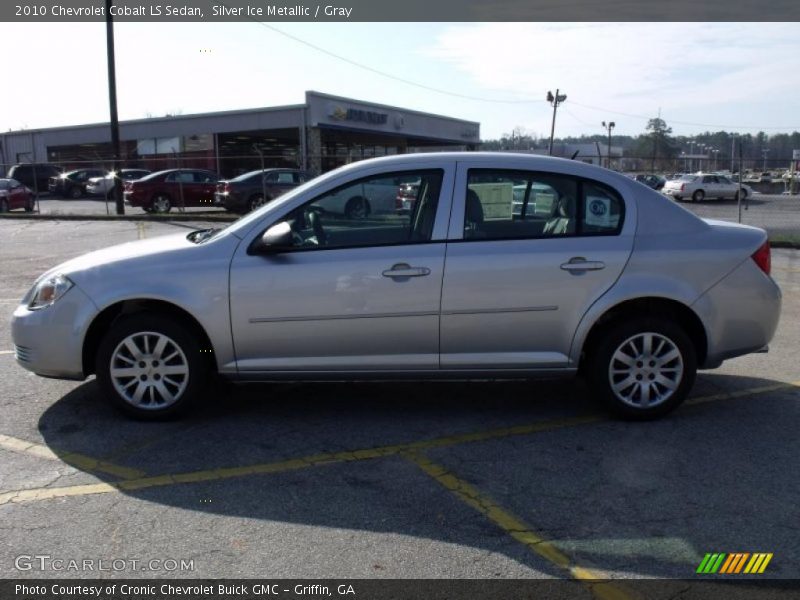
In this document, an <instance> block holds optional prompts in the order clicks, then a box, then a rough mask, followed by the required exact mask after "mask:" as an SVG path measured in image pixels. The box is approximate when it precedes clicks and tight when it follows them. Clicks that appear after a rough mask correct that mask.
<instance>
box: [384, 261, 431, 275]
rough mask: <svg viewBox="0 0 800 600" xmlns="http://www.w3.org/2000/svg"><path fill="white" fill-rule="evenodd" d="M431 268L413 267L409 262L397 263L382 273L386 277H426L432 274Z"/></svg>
mask: <svg viewBox="0 0 800 600" xmlns="http://www.w3.org/2000/svg"><path fill="white" fill-rule="evenodd" d="M430 274H431V270H430V269H429V268H427V267H412V266H411V265H409V264H407V263H397V264H396V265H393V266H392V268H391V269H387V270H386V271H384V272H383V273H382V275H383V276H384V277H391V278H392V279H395V278H405V277H424V276H425V275H430Z"/></svg>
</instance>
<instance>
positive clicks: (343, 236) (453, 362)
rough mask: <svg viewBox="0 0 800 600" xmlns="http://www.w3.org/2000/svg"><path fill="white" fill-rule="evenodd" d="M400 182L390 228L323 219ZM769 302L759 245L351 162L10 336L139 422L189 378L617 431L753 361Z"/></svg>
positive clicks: (600, 192)
mask: <svg viewBox="0 0 800 600" xmlns="http://www.w3.org/2000/svg"><path fill="white" fill-rule="evenodd" d="M409 178H413V180H414V181H418V182H419V188H418V191H417V198H416V201H415V203H414V207H413V210H412V211H410V213H409V214H405V213H403V214H401V213H397V212H386V213H380V214H378V213H372V214H370V215H367V216H366V217H365V216H364V215H361V216H360V217H359V218H355V217H352V216H348V215H346V214H342V213H341V212H336V211H330V210H326V206H328V205H329V204H330V198H332V197H339V196H347V195H354V194H357V193H359V190H363V189H365V188H367V187H369V186H380V185H384V186H386V185H395V183H396V182H397V181H398V180H408V179H409ZM780 306H781V293H780V290H779V288H778V286H777V285H776V284H775V282H774V281H773V280H772V278H771V277H770V249H769V243H768V242H767V237H766V234H765V233H764V231H762V230H760V229H756V228H753V227H746V226H741V225H735V224H731V223H724V222H716V221H709V220H702V219H699V218H697V217H696V216H694V215H693V214H691V213H690V212H688V211H686V210H684V209H683V208H681V207H680V206H678V205H675V204H673V203H672V202H670V201H669V200H668V199H667V198H665V197H664V196H663V195H661V194H659V193H657V192H655V191H652V190H649V189H646V188H645V187H644V186H642V185H640V184H638V183H636V182H634V181H631V180H630V179H628V178H627V177H625V176H623V175H619V174H616V173H614V172H612V171H609V170H606V169H600V168H596V167H592V166H590V165H586V164H582V163H579V162H576V161H569V160H562V159H554V158H549V157H535V156H524V155H514V154H500V153H443V154H416V155H405V156H393V157H386V158H379V159H374V160H366V161H363V162H359V163H356V164H353V165H349V166H346V167H342V168H341V169H337V170H336V171H332V172H330V173H328V174H326V175H324V176H322V177H319V178H317V179H315V180H313V181H312V182H309V183H307V184H304V185H302V186H300V187H298V188H296V189H294V190H292V191H291V192H289V193H287V194H286V195H285V196H283V197H281V198H280V199H278V200H276V201H275V202H272V203H270V204H268V205H267V206H265V207H263V208H261V209H259V210H257V211H254V212H253V213H251V214H249V215H248V216H246V217H244V218H242V219H240V220H239V221H237V222H235V223H234V224H232V225H231V226H229V227H227V228H225V229H222V230H214V229H209V230H203V231H195V232H192V233H189V234H188V235H186V234H176V235H171V236H165V237H162V238H156V239H152V240H143V241H139V242H133V243H128V244H123V245H120V246H115V247H112V248H108V249H106V250H101V251H98V252H93V253H90V254H87V255H84V256H82V257H79V258H77V259H74V260H71V261H69V262H66V263H64V264H62V265H59V266H57V267H55V268H53V269H51V270H50V271H48V272H46V273H44V274H43V275H42V276H41V277H40V278H39V279H38V280H37V281H36V282H35V284H34V286H33V288H32V289H31V290H30V292H29V293H28V294H27V295H26V296H25V297H24V298H23V300H22V303H21V304H20V305H19V306H18V307H17V309H16V311H15V312H14V316H13V323H12V331H13V337H14V344H15V347H16V358H17V361H18V362H19V364H20V365H21V366H22V367H24V368H26V369H29V370H31V371H33V372H34V373H37V374H39V375H42V376H46V377H58V378H65V379H76V380H82V379H84V378H86V377H88V376H90V375H91V374H95V375H96V376H97V380H98V381H99V383H100V386H101V389H102V390H103V394H104V396H105V397H106V398H107V399H109V400H110V401H112V402H113V403H114V404H115V405H117V406H118V407H120V408H122V409H124V410H125V411H127V412H128V413H129V414H131V415H133V416H136V417H139V418H161V417H165V416H168V415H172V414H174V413H178V412H180V411H183V410H185V409H186V408H188V407H189V406H190V405H191V404H192V403H193V402H194V401H195V400H197V398H198V397H200V396H202V395H203V392H204V389H205V388H206V383H207V382H208V380H209V377H211V376H212V375H214V376H222V377H224V378H229V379H233V380H239V381H257V380H269V379H278V378H283V379H293V380H304V379H325V380H330V379H341V380H355V379H365V378H381V377H382V378H399V377H411V378H428V377H431V378H448V377H449V378H470V377H480V378H487V377H504V378H505V377H521V378H535V377H554V376H571V375H576V374H578V373H581V374H583V375H584V376H585V377H587V378H588V380H589V382H590V384H591V389H592V393H593V394H594V395H595V397H596V398H597V400H599V401H601V402H602V403H604V404H605V405H606V406H607V407H608V408H609V409H610V410H612V411H613V412H615V413H616V414H618V415H621V416H623V417H628V418H638V419H644V418H654V417H657V416H660V415H663V414H665V413H667V412H668V411H670V410H672V409H674V408H675V407H676V406H678V405H679V404H680V403H681V402H682V401H683V400H684V398H685V397H686V396H687V394H688V393H689V391H690V389H691V387H692V384H693V382H694V379H695V373H696V371H697V369H698V368H706V369H707V368H715V367H717V366H719V365H720V364H721V363H722V362H723V361H724V360H726V359H730V358H733V357H736V356H740V355H743V354H747V353H750V352H758V351H762V350H765V349H766V346H767V344H768V342H769V341H770V339H771V338H772V336H773V334H774V332H775V329H776V327H777V323H778V317H779V314H780Z"/></svg>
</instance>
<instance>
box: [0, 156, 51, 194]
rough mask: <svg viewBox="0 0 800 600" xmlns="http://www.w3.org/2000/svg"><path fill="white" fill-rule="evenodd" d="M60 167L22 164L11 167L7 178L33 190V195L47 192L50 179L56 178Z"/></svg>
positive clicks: (46, 164) (43, 164) (42, 164)
mask: <svg viewBox="0 0 800 600" xmlns="http://www.w3.org/2000/svg"><path fill="white" fill-rule="evenodd" d="M60 174H61V167H58V166H56V165H51V164H49V163H24V164H19V165H13V166H12V167H11V168H10V169H9V170H8V174H7V176H8V178H9V179H16V180H17V181H19V182H20V183H21V184H23V185H25V186H27V187H28V188H30V189H31V190H33V192H34V194H36V193H42V192H46V191H47V185H48V182H49V181H50V178H51V177H58V176H59V175H60Z"/></svg>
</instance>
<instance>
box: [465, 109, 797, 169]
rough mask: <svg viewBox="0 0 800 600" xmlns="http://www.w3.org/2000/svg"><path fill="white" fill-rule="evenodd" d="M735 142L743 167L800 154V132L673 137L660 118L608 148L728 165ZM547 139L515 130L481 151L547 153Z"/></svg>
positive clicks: (586, 140)
mask: <svg viewBox="0 0 800 600" xmlns="http://www.w3.org/2000/svg"><path fill="white" fill-rule="evenodd" d="M734 140H735V142H736V146H735V154H734V156H735V157H736V158H737V159H738V156H739V144H740V143H741V146H742V158H743V159H744V161H745V162H746V163H747V165H746V166H750V167H753V166H758V167H761V166H762V165H763V164H764V161H765V158H766V165H767V168H770V167H771V168H786V167H788V166H789V163H790V162H791V160H792V151H793V150H796V149H798V150H800V132H798V131H794V132H792V133H774V134H771V135H768V134H767V133H765V132H763V131H759V132H758V133H757V134H755V135H753V134H750V133H746V134H738V133H735V132H729V131H714V132H712V131H706V132H704V133H699V134H696V135H692V136H685V135H673V132H672V128H671V127H669V126H668V125H667V123H666V122H665V121H664V120H663V119H660V118H654V119H650V120H649V121H648V123H647V126H646V127H645V131H644V132H642V133H640V134H639V135H636V136H631V135H614V134H613V133H612V135H611V145H612V146H615V147H621V148H622V151H623V156H624V157H626V158H638V159H642V160H653V159H658V160H659V161H670V162H673V163H674V162H675V161H680V159H681V156H682V154H694V155H701V154H705V155H706V156H709V157H713V155H714V153H713V150H711V149H716V150H717V151H718V152H717V153H716V156H717V158H718V160H719V161H720V162H723V161H724V160H726V159H727V161H730V158H731V149H732V143H733V142H734ZM549 141H550V140H549V138H546V137H540V136H538V135H536V134H534V133H532V132H530V131H527V130H526V129H525V128H523V127H515V128H514V129H513V130H512V131H511V132H509V133H504V134H503V135H502V136H501V137H500V138H499V139H494V140H483V141H482V142H481V149H482V150H490V151H502V150H510V151H514V150H518V151H519V150H528V151H529V150H547V147H548V144H549ZM561 144H599V145H600V146H601V147H602V148H603V149H605V147H606V145H607V144H608V135H607V134H604V133H597V134H592V135H581V136H579V137H575V136H569V137H560V138H555V139H554V145H561Z"/></svg>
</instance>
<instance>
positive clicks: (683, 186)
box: [681, 183, 686, 191]
mask: <svg viewBox="0 0 800 600" xmlns="http://www.w3.org/2000/svg"><path fill="white" fill-rule="evenodd" d="M685 188H686V184H685V183H682V184H681V191H683V190H684V189H685Z"/></svg>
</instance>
